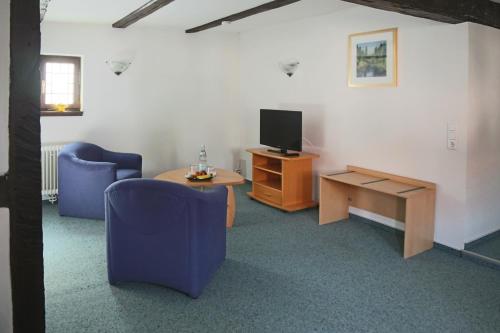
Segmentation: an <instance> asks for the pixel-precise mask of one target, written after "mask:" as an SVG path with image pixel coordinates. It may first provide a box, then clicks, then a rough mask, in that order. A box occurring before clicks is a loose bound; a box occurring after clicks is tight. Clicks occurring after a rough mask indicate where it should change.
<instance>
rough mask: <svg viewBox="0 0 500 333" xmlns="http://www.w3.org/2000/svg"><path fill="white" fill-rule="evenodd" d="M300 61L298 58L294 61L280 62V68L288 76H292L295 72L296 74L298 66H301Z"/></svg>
mask: <svg viewBox="0 0 500 333" xmlns="http://www.w3.org/2000/svg"><path fill="white" fill-rule="evenodd" d="M299 64H300V62H298V61H296V60H292V61H287V62H280V68H281V71H282V72H283V73H285V74H286V75H288V77H292V76H293V74H295V71H296V70H297V68H299Z"/></svg>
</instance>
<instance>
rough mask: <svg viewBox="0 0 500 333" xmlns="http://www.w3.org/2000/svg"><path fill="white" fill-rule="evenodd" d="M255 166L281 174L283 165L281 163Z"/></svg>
mask: <svg viewBox="0 0 500 333" xmlns="http://www.w3.org/2000/svg"><path fill="white" fill-rule="evenodd" d="M254 168H256V169H259V170H262V171H266V172H271V173H274V174H276V175H280V176H281V165H280V164H264V165H256V166H255V167H254Z"/></svg>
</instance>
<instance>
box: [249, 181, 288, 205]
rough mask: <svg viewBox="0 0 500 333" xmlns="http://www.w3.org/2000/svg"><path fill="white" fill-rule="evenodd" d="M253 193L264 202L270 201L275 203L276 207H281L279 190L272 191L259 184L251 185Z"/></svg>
mask: <svg viewBox="0 0 500 333" xmlns="http://www.w3.org/2000/svg"><path fill="white" fill-rule="evenodd" d="M253 191H254V194H255V196H257V197H260V198H262V199H264V200H268V201H271V202H273V203H276V204H278V205H281V202H282V198H281V191H279V190H274V189H271V188H269V187H266V186H262V185H259V184H254V185H253Z"/></svg>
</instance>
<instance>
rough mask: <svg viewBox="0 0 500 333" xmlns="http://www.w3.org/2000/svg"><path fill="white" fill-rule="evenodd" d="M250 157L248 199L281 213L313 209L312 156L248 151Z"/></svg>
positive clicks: (313, 157) (260, 150)
mask: <svg viewBox="0 0 500 333" xmlns="http://www.w3.org/2000/svg"><path fill="white" fill-rule="evenodd" d="M247 151H248V152H249V153H250V154H252V179H253V181H252V192H249V193H247V194H248V195H249V196H250V197H251V198H252V199H255V200H257V201H260V202H262V203H264V204H266V205H269V206H272V207H276V208H279V209H281V210H283V211H287V212H294V211H297V210H301V209H306V208H310V207H314V206H316V205H317V204H318V203H317V202H316V201H314V200H313V196H312V194H313V191H312V183H313V175H312V164H313V163H312V162H313V160H314V159H316V158H319V156H318V155H316V154H308V153H300V154H299V156H297V157H286V156H282V155H278V154H274V153H270V152H268V151H267V150H266V149H248V150H247Z"/></svg>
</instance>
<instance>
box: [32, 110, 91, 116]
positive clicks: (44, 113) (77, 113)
mask: <svg viewBox="0 0 500 333" xmlns="http://www.w3.org/2000/svg"><path fill="white" fill-rule="evenodd" d="M40 116H42V117H80V116H83V111H64V112H59V111H40Z"/></svg>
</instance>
